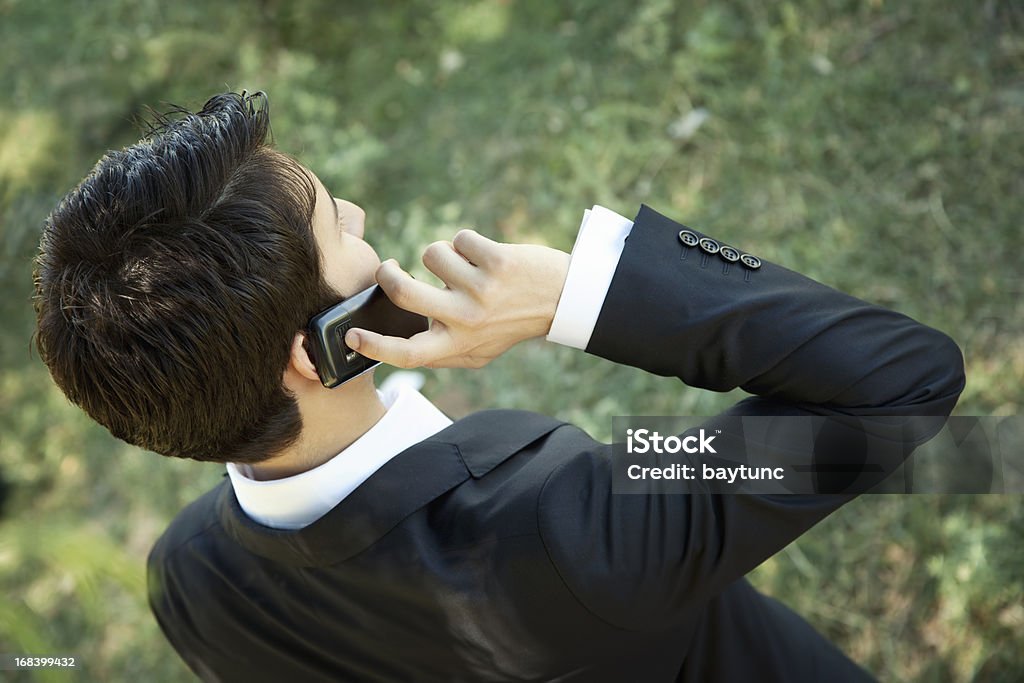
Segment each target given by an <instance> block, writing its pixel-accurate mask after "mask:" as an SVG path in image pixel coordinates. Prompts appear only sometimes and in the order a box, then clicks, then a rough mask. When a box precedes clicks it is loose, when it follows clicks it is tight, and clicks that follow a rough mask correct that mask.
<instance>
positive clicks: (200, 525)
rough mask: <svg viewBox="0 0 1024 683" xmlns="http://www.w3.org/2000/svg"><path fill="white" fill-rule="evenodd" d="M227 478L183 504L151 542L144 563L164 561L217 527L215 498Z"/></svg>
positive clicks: (222, 488)
mask: <svg viewBox="0 0 1024 683" xmlns="http://www.w3.org/2000/svg"><path fill="white" fill-rule="evenodd" d="M230 485H231V484H230V482H229V481H228V480H227V478H224V479H223V480H222V481H221V482H220V483H219V484H217V485H216V486H214V487H213V488H212V489H210V490H209V491H207V492H206V493H204V494H203V495H201V496H200V497H199V498H197V499H195V500H194V501H192V502H191V503H189V504H188V505H187V506H185V507H184V508H183V509H182V510H181V511H180V512H179V513H178V514H177V515H175V517H174V519H173V520H172V521H171V523H170V524H169V525H168V527H167V529H165V530H164V532H163V534H161V535H160V537H159V538H158V539H157V541H156V543H154V544H153V548H152V549H151V550H150V552H149V557H148V559H147V565H148V566H149V568H150V571H152V570H153V569H154V568H155V567H157V566H160V565H162V564H164V563H166V562H167V561H168V560H169V558H170V557H171V556H173V555H174V554H175V553H176V552H178V550H180V549H181V548H182V547H184V546H187V545H188V544H189V543H190V542H192V541H194V540H196V539H199V538H202V537H203V536H204V535H207V534H209V533H211V532H212V531H213V530H214V529H215V528H219V527H220V518H219V516H218V514H217V501H218V499H219V498H220V497H221V496H222V495H223V493H224V492H225V490H226V487H228V486H230Z"/></svg>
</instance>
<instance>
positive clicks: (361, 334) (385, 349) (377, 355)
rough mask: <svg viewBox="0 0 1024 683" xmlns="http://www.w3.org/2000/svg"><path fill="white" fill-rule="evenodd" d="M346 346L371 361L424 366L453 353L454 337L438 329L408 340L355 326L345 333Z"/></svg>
mask: <svg viewBox="0 0 1024 683" xmlns="http://www.w3.org/2000/svg"><path fill="white" fill-rule="evenodd" d="M345 343H346V344H347V345H348V346H349V348H351V349H352V350H354V351H358V352H359V353H360V354H362V355H364V356H366V357H367V358H370V359H372V360H379V361H381V362H383V363H387V364H388V365H394V366H396V367H399V368H416V367H420V366H422V365H427V364H429V363H432V362H433V361H435V360H437V359H439V358H445V357H447V356H449V355H451V354H452V348H451V339H450V337H449V336H448V335H447V333H445V332H443V331H441V330H437V329H430V330H427V331H426V332H420V333H418V334H414V335H413V336H411V337H409V338H408V339H405V338H403V337H389V336H385V335H383V334H379V333H377V332H371V331H370V330H364V329H362V328H355V327H353V328H352V329H350V330H348V332H346V333H345Z"/></svg>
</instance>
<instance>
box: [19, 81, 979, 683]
mask: <svg viewBox="0 0 1024 683" xmlns="http://www.w3.org/2000/svg"><path fill="white" fill-rule="evenodd" d="M267 126H268V120H267V112H266V107H265V102H264V100H263V98H262V97H261V96H254V97H248V98H246V97H242V96H238V95H231V94H229V95H222V96H218V97H215V98H213V99H212V100H210V101H209V102H208V103H207V104H206V106H205V107H204V109H203V110H202V111H200V112H199V113H197V114H190V115H185V116H184V117H183V118H180V119H179V120H176V121H170V120H166V121H164V122H163V127H162V128H160V129H158V130H157V131H155V132H154V134H153V135H152V136H151V137H150V138H149V139H147V140H144V141H142V142H140V143H139V144H137V145H135V146H133V147H130V148H128V149H126V150H123V151H121V152H115V153H112V154H110V155H108V156H107V157H105V158H104V159H102V160H101V161H100V162H99V163H98V165H97V167H96V169H94V171H93V172H92V173H91V174H90V175H89V176H88V177H87V178H86V179H85V180H84V181H83V182H82V184H81V185H80V186H79V187H78V188H76V189H75V190H73V191H72V192H71V193H70V194H69V195H68V196H67V197H66V198H65V199H64V200H63V201H62V202H61V204H60V205H59V206H58V207H57V209H56V210H55V211H54V213H53V214H52V216H51V217H50V219H49V221H48V223H47V225H46V229H45V232H44V235H43V238H42V243H41V250H40V256H39V261H38V270H37V276H36V287H37V299H36V305H37V312H38V328H39V329H38V344H39V348H40V352H41V355H42V357H43V358H44V360H45V361H46V363H47V365H48V366H49V368H50V370H51V373H52V375H53V377H54V379H55V380H56V382H57V383H58V385H60V387H61V388H62V389H63V390H64V392H65V393H66V394H67V395H68V396H69V397H70V398H71V399H72V400H73V401H75V402H76V403H78V404H79V405H81V406H82V407H83V408H84V409H85V410H86V411H87V412H88V413H89V414H90V415H91V416H92V417H93V418H95V419H96V420H97V421H99V422H100V423H102V424H104V425H105V426H107V427H108V428H109V429H110V431H111V433H113V434H114V435H115V436H117V437H119V438H122V439H125V440H126V441H129V442H130V443H134V444H138V445H140V446H142V447H144V448H148V449H151V450H154V451H157V452H159V453H163V454H165V455H169V456H174V457H186V458H194V459H198V460H213V461H221V462H225V463H227V469H228V475H229V477H228V478H226V479H225V480H224V481H222V482H221V483H220V485H218V486H217V487H215V488H214V489H212V490H211V491H210V492H208V493H207V494H205V495H204V496H202V497H201V498H199V499H198V500H196V501H195V502H193V503H192V504H191V505H189V506H188V507H187V508H186V509H185V510H183V511H182V512H181V513H180V514H179V515H178V516H177V518H176V519H175V520H174V522H173V523H172V524H171V526H170V527H169V528H168V529H167V531H166V532H165V533H164V535H163V536H162V537H161V539H160V540H159V541H158V542H157V544H156V546H155V547H154V549H153V551H152V553H151V555H150V558H149V597H150V604H151V606H152V609H153V612H154V614H155V615H156V618H157V620H158V622H159V623H160V625H161V627H162V629H163V631H164V633H165V634H166V636H167V638H168V640H169V641H170V642H171V644H172V645H173V646H174V647H175V649H176V650H177V651H178V652H179V654H180V655H181V656H182V657H183V659H184V660H185V661H186V662H187V663H188V665H189V666H190V667H191V668H192V670H193V671H194V672H195V673H196V674H197V675H199V676H200V677H201V678H202V679H204V680H210V681H235V680H237V681H282V680H292V681H512V680H515V681H526V680H529V681H555V680H557V681H617V682H618V681H675V680H685V681H744V680H758V681H768V680H778V681H819V680H830V681H839V680H851V681H852V680H869V679H870V677H869V676H868V675H867V674H866V673H865V672H864V671H863V670H861V669H860V668H859V667H857V666H856V665H855V664H853V663H852V662H850V661H849V660H848V659H846V657H845V656H844V655H842V654H841V653H840V652H839V651H838V650H837V649H836V648H835V647H834V646H832V645H831V644H830V643H828V642H827V641H825V640H824V639H823V638H822V637H821V636H820V635H818V634H817V633H816V632H815V631H814V630H813V629H812V628H811V627H810V626H809V625H808V624H806V623H805V622H804V621H802V620H801V619H800V618H799V617H797V616H796V615H795V614H794V613H792V612H791V611H789V610H787V609H786V608H785V607H783V606H782V605H780V604H779V603H777V602H775V601H773V600H771V599H770V598H767V597H764V596H761V595H759V594H758V593H756V592H755V591H754V590H753V589H752V588H751V587H750V585H749V584H748V583H746V582H745V580H744V579H743V576H744V575H745V574H746V573H747V572H749V571H750V570H751V569H753V568H754V567H755V566H757V565H758V564H759V563H761V562H762V561H763V560H765V559H766V558H768V557H769V556H771V555H772V554H773V553H775V552H777V551H778V550H780V549H781V548H783V547H784V546H785V545H786V544H787V543H789V542H790V541H792V540H793V539H794V538H796V537H798V536H799V535H800V534H801V533H803V532H804V531H805V530H807V529H808V528H810V527H811V526H813V525H814V524H815V523H817V522H818V521H820V520H821V519H822V518H824V517H825V516H827V515H828V514H829V513H830V512H832V511H833V510H835V509H837V508H838V507H839V506H841V505H842V504H843V503H844V502H847V501H848V500H849V499H850V498H851V497H852V496H850V495H842V496H839V495H834V496H797V495H788V496H786V495H784V496H766V495H710V494H700V493H694V494H688V495H617V494H613V493H612V483H611V478H612V475H611V455H610V447H609V446H607V445H604V444H601V443H598V442H595V441H593V440H592V439H590V437H589V436H587V435H586V434H585V433H583V432H582V431H580V430H579V429H577V428H575V427H573V426H571V425H568V424H565V423H561V422H559V421H557V420H553V419H551V418H548V417H544V416H541V415H537V414H533V413H526V412H520V411H489V412H482V413H476V414H473V415H470V416H469V417H466V418H464V419H462V420H459V421H458V422H455V423H451V421H450V420H449V419H448V418H447V417H445V416H444V415H443V414H441V413H440V411H438V410H437V409H436V408H434V407H433V406H432V405H431V404H430V403H429V402H428V401H427V400H426V399H425V398H424V397H423V396H421V395H420V394H418V393H417V392H413V391H411V390H406V391H401V392H398V394H397V396H386V395H380V394H378V393H377V391H376V390H375V388H374V385H373V383H372V378H371V376H370V375H366V376H364V377H362V378H360V379H357V380H354V381H352V382H350V383H348V384H345V385H344V386H343V387H341V388H338V389H334V390H329V389H325V388H324V387H323V386H322V385H321V384H320V382H319V379H318V376H317V373H316V368H315V365H314V363H313V362H312V360H311V359H310V356H309V355H308V354H307V351H306V345H305V335H304V332H303V329H304V326H305V324H306V322H307V320H308V319H309V318H310V317H311V316H312V315H313V314H315V313H317V312H318V311H319V310H320V309H322V308H324V307H326V306H329V305H331V304H333V303H335V302H337V301H338V300H340V299H342V298H344V297H348V296H351V295H353V294H355V293H356V292H359V291H360V290H362V289H364V288H365V287H367V286H369V285H370V284H372V283H373V282H374V281H376V282H378V283H379V284H380V285H381V287H382V288H383V289H384V290H385V291H386V292H387V293H388V295H389V296H390V297H391V298H392V299H393V300H394V301H395V302H396V303H397V304H399V305H400V306H403V307H405V308H407V309H410V310H414V311H417V312H420V313H423V314H424V315H427V316H429V317H431V318H432V324H431V328H430V330H429V331H427V332H424V333H421V334H419V335H417V336H415V337H413V338H411V339H409V340H403V339H396V338H386V337H382V336H380V335H378V334H375V333H373V332H371V331H369V330H350V331H349V332H348V334H347V336H346V341H347V342H348V344H349V345H350V346H352V347H353V348H356V349H358V350H359V351H360V352H361V353H363V354H364V355H366V356H368V357H371V358H375V359H382V360H384V361H386V362H389V363H392V364H395V365H398V366H402V367H414V366H428V367H451V366H455V367H465V366H469V367H479V366H482V365H484V364H486V363H487V362H488V361H490V360H492V359H494V358H495V357H497V356H499V355H501V354H502V353H503V352H504V351H505V350H507V349H508V348H510V347H512V346H513V345H515V344H516V343H518V342H520V341H522V340H525V339H530V338H534V337H538V336H542V335H545V334H546V335H548V338H549V339H551V340H553V341H556V342H560V343H563V344H568V345H571V346H575V347H578V348H581V349H585V350H586V351H587V352H588V353H592V354H596V355H599V356H602V357H604V358H606V359H608V360H610V361H612V362H617V363H624V364H628V365H633V366H636V367H638V368H641V369H643V370H646V371H648V372H654V373H657V374H661V375H673V376H676V377H678V378H680V379H681V380H682V381H684V382H685V383H687V384H689V385H691V386H697V387H705V388H709V389H713V390H719V391H723V390H728V389H731V388H733V387H737V386H740V387H742V388H744V389H745V390H746V391H748V392H750V393H751V394H753V395H754V396H752V397H751V398H749V399H746V400H744V401H741V402H740V403H738V404H737V405H735V406H733V408H731V409H730V411H728V414H729V415H731V416H740V415H775V414H785V415H825V416H843V417H854V418H859V417H863V416H872V417H871V419H865V420H864V423H865V425H870V424H871V422H872V420H873V419H874V416H880V417H884V418H887V419H895V420H908V419H910V418H912V417H914V416H917V415H938V416H945V415H948V414H949V412H950V410H951V409H952V408H953V406H954V404H955V402H956V399H957V396H958V395H959V393H960V391H961V389H962V387H963V366H962V358H961V355H960V352H959V349H957V347H956V346H955V345H954V344H953V343H952V341H951V340H950V339H949V338H948V337H947V336H945V335H944V334H942V333H939V332H936V331H935V330H932V329H930V328H928V327H925V326H923V325H920V324H919V323H916V322H914V321H912V320H910V319H909V318H907V317H905V316H903V315H900V314H898V313H894V312H891V311H887V310H885V309H882V308H879V307H876V306H872V305H870V304H867V303H865V302H862V301H859V300H857V299H854V298H852V297H850V296H847V295H845V294H841V293H839V292H836V291H835V290H832V289H830V288H828V287H826V286H824V285H821V284H818V283H816V282H813V281H811V280H809V279H807V278H805V277H803V276H801V275H798V274H796V273H793V272H791V271H788V270H785V269H784V268H781V267H779V266H776V265H774V264H771V263H768V262H763V261H761V260H760V259H759V258H757V257H756V256H754V255H752V254H747V253H743V252H741V251H740V250H739V249H738V248H736V247H729V246H723V245H722V244H721V243H718V242H717V241H714V240H712V239H711V238H708V237H706V236H704V235H703V234H701V233H699V232H696V231H694V230H690V229H688V228H685V227H684V226H680V225H678V224H676V223H674V222H673V221H671V220H669V219H667V218H665V217H663V216H661V215H659V214H657V213H655V212H654V211H652V210H651V209H648V208H647V207H644V208H642V209H641V210H640V213H639V215H638V216H637V217H636V219H635V220H634V221H629V220H627V219H625V218H622V217H621V216H618V215H616V214H613V213H612V212H609V211H607V210H605V209H601V208H600V207H595V209H594V210H593V211H591V212H588V213H587V214H586V215H585V219H584V224H583V226H582V227H581V231H580V235H579V237H578V240H577V243H576V246H575V248H574V250H573V254H572V256H571V257H570V256H569V255H568V254H564V253H562V252H559V251H557V250H554V249H549V248H546V247H540V246H532V245H512V244H499V243H496V242H493V241H491V240H489V239H487V238H485V237H483V236H481V235H479V234H477V233H475V232H472V231H461V232H459V233H458V234H456V235H455V236H454V238H453V240H452V241H451V242H440V243H435V244H432V245H430V247H428V248H427V249H426V251H425V252H424V254H423V261H424V263H425V265H426V266H427V268H429V269H430V270H431V271H432V272H434V273H435V274H437V275H438V277H440V278H441V280H442V281H443V282H444V283H445V285H446V287H445V288H443V289H439V288H435V287H433V286H431V285H428V284H425V283H422V282H419V281H416V280H414V279H412V278H411V277H410V276H409V275H408V274H406V273H405V272H404V271H403V270H402V269H401V268H400V267H399V266H398V265H397V264H396V263H394V262H391V261H388V262H385V263H383V264H381V263H380V262H379V260H378V258H377V256H376V254H375V253H374V252H373V250H372V249H371V248H370V247H369V246H368V245H367V244H366V243H365V242H364V241H363V239H362V236H363V230H364V225H363V223H364V214H363V212H362V211H361V210H360V209H359V208H358V207H356V206H355V205H353V204H351V203H349V202H346V201H342V200H335V199H332V198H331V196H330V193H329V192H328V191H327V189H326V188H325V187H324V186H323V184H322V183H321V182H320V181H319V180H318V179H317V178H316V176H315V175H314V174H313V173H311V172H309V171H307V170H306V169H303V168H302V167H301V166H299V165H298V164H297V163H296V162H294V161H292V160H290V159H289V158H287V157H285V156H284V155H281V154H279V153H278V152H275V151H273V150H271V149H269V148H268V147H267V146H266V144H265V137H266V134H267ZM566 398H567V400H571V397H566ZM864 429H865V431H870V430H871V429H872V427H870V426H865V427H864ZM908 433H909V432H908ZM726 436H728V435H723V438H725V437H726ZM923 438H927V435H924V436H921V435H910V436H906V437H904V443H902V444H901V452H902V453H903V454H904V455H905V453H906V452H909V450H910V449H912V447H913V446H914V445H915V444H916V443H918V442H919V441H920V440H921V439H923ZM782 445H784V446H785V447H787V448H790V449H796V448H803V447H804V446H803V445H802V444H799V443H794V444H788V443H787V444H782ZM811 450H813V447H811ZM811 455H815V454H814V453H812V454H811Z"/></svg>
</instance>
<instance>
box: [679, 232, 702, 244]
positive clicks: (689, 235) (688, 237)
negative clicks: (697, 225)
mask: <svg viewBox="0 0 1024 683" xmlns="http://www.w3.org/2000/svg"><path fill="white" fill-rule="evenodd" d="M679 241H680V242H682V243H683V244H685V245H686V246H688V247H695V246H697V242H698V241H699V240H698V238H697V234H696V233H694V232H691V231H690V230H680V231H679Z"/></svg>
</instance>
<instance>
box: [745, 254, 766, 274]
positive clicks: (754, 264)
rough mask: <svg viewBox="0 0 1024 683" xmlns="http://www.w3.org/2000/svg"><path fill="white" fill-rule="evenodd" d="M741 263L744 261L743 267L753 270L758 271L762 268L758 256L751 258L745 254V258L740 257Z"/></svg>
mask: <svg viewBox="0 0 1024 683" xmlns="http://www.w3.org/2000/svg"><path fill="white" fill-rule="evenodd" d="M740 261H742V262H743V265H745V266H746V267H747V268H750V269H751V270H757V269H758V268H760V267H761V259H759V258H757V257H756V256H751V255H750V254H744V255H743V256H740Z"/></svg>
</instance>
